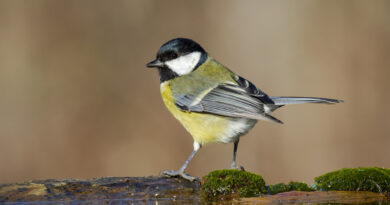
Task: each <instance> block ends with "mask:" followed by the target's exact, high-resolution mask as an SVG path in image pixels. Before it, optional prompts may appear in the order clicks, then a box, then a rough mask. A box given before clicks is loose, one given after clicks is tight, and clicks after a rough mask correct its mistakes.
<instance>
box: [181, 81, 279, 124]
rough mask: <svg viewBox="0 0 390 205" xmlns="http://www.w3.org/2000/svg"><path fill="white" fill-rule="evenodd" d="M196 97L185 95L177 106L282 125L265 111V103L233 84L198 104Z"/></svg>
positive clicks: (225, 86)
mask: <svg viewBox="0 0 390 205" xmlns="http://www.w3.org/2000/svg"><path fill="white" fill-rule="evenodd" d="M196 100H197V98H196V96H189V95H184V96H181V97H179V98H177V99H176V105H177V106H178V107H179V108H180V109H182V110H185V111H190V112H201V113H209V114H214V115H221V116H226V117H237V118H249V119H257V120H267V121H272V122H278V123H282V122H281V121H280V120H278V119H276V118H274V117H272V116H271V115H268V114H267V113H265V111H264V103H263V102H262V101H261V100H260V99H259V98H257V97H255V96H252V95H250V94H248V93H247V92H246V90H245V89H243V88H241V87H240V86H237V85H233V84H221V85H219V86H217V87H216V88H214V89H212V90H211V91H210V92H208V93H207V94H206V95H205V96H204V97H203V98H202V99H201V100H200V101H199V102H198V103H194V102H196Z"/></svg>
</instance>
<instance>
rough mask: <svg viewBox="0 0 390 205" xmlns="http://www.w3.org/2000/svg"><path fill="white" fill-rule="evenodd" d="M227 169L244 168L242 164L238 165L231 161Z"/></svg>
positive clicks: (242, 169)
mask: <svg viewBox="0 0 390 205" xmlns="http://www.w3.org/2000/svg"><path fill="white" fill-rule="evenodd" d="M229 169H236V170H241V171H245V169H244V167H243V166H238V165H237V164H235V163H232V164H231V165H230V167H229Z"/></svg>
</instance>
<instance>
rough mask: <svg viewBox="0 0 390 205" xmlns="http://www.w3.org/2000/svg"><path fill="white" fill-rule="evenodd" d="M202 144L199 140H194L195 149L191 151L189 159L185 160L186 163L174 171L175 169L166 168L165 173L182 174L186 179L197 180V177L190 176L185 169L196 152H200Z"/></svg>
mask: <svg viewBox="0 0 390 205" xmlns="http://www.w3.org/2000/svg"><path fill="white" fill-rule="evenodd" d="M201 147H202V146H201V145H200V144H199V143H197V142H194V150H193V151H192V152H191V154H190V156H189V157H188V158H187V160H186V161H185V162H184V164H183V165H182V166H181V167H180V169H179V170H177V171H173V170H164V171H163V174H164V175H167V176H172V177H174V176H181V177H183V178H184V179H187V180H190V181H194V180H196V179H197V178H196V177H194V176H190V175H188V174H185V173H184V170H185V169H186V168H187V165H188V163H189V162H190V161H191V159H192V158H193V157H194V156H195V154H196V152H198V150H199V149H200V148H201Z"/></svg>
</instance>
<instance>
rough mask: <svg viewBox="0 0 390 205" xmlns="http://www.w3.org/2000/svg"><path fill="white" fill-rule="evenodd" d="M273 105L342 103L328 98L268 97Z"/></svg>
mask: <svg viewBox="0 0 390 205" xmlns="http://www.w3.org/2000/svg"><path fill="white" fill-rule="evenodd" d="M270 98H271V99H272V100H273V101H274V102H275V105H291V104H303V103H322V104H335V103H341V102H344V101H342V100H336V99H329V98H315V97H280V96H271V97H270Z"/></svg>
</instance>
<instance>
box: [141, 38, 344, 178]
mask: <svg viewBox="0 0 390 205" xmlns="http://www.w3.org/2000/svg"><path fill="white" fill-rule="evenodd" d="M146 66H147V67H150V68H157V70H158V73H159V75H160V91H161V96H162V99H163V101H164V104H165V106H166V107H167V108H168V110H169V111H170V112H171V113H172V114H173V116H174V117H175V118H176V119H177V120H178V121H179V122H180V123H181V124H182V125H183V126H184V128H185V129H186V130H187V131H188V132H189V133H190V134H191V135H192V137H193V139H194V144H193V146H194V150H193V151H192V153H191V154H190V156H189V157H188V158H187V160H186V161H185V162H184V164H183V166H182V167H181V168H180V169H179V170H177V171H168V170H166V171H164V174H165V175H168V176H182V177H183V178H185V179H188V180H191V181H192V180H194V179H196V178H195V177H193V176H190V175H187V174H185V173H184V170H185V169H186V167H187V165H188V163H189V162H190V160H191V159H192V158H193V157H194V155H195V154H196V152H197V151H198V150H199V149H200V148H201V147H202V146H203V145H206V144H209V143H231V142H232V143H234V150H233V161H232V163H231V165H230V168H239V167H238V166H237V165H236V153H237V147H238V142H239V140H240V136H242V135H244V134H246V133H247V132H248V131H249V130H250V129H252V128H253V126H254V125H255V124H256V122H257V120H265V121H271V122H276V123H282V121H280V120H278V119H276V118H275V117H273V116H271V115H270V114H269V113H271V112H272V111H274V110H276V109H278V108H280V107H282V106H284V105H288V104H301V103H323V104H334V103H339V102H342V101H341V100H336V99H329V98H317V97H276V96H268V95H267V94H266V93H265V92H263V91H262V90H260V89H259V88H257V87H256V86H255V85H254V84H252V83H251V82H249V81H248V80H246V79H244V78H243V77H241V76H239V75H237V74H235V73H233V72H232V71H231V70H229V69H228V68H227V67H225V66H223V65H222V64H220V63H219V62H218V61H216V60H215V59H214V58H213V57H211V56H210V55H209V54H208V53H207V52H206V51H205V50H204V49H203V48H202V47H201V46H200V45H199V44H198V43H196V42H195V41H193V40H191V39H186V38H175V39H172V40H170V41H168V42H166V43H165V44H163V45H162V46H161V47H160V49H159V50H158V52H157V57H156V59H155V60H153V61H151V62H150V63H148V64H146Z"/></svg>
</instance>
